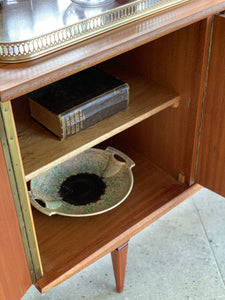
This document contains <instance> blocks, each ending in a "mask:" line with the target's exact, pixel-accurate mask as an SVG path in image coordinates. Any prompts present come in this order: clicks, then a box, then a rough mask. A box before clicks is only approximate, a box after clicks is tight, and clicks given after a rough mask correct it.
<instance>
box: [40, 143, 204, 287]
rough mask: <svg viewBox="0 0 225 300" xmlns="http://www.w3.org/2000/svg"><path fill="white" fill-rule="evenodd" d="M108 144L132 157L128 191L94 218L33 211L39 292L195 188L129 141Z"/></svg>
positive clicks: (109, 248)
mask: <svg viewBox="0 0 225 300" xmlns="http://www.w3.org/2000/svg"><path fill="white" fill-rule="evenodd" d="M108 145H111V146H114V147H116V148H118V149H120V150H122V151H124V153H126V154H128V155H129V156H130V157H131V158H132V159H133V160H134V161H135V163H136V166H135V167H134V169H133V172H134V187H133V190H132V192H131V194H130V195H129V197H128V198H127V199H126V200H125V201H124V202H123V203H122V204H121V205H119V206H118V207H117V208H115V209H113V210H111V211H109V212H107V213H104V214H101V215H98V216H92V217H85V218H66V217H62V216H52V217H50V218H49V217H48V216H45V215H43V214H41V213H39V212H38V211H35V210H34V222H35V225H36V228H37V236H38V241H39V247H40V254H41V258H42V261H43V267H44V276H43V278H41V279H39V280H38V281H37V282H36V286H37V287H38V288H39V289H40V290H41V291H42V292H45V291H46V290H48V289H49V288H51V287H53V286H55V285H57V284H59V283H60V282H62V281H63V280H65V279H67V278H68V277H70V276H72V275H73V274H75V273H77V272H79V271H80V270H82V269H83V268H85V267H87V266H88V265H89V264H91V263H93V262H94V261H96V260H97V259H99V258H101V257H102V256H104V255H106V254H107V253H110V252H112V251H113V250H114V249H115V248H118V247H119V246H121V245H122V244H124V243H126V242H127V240H129V239H130V238H131V237H132V236H133V235H134V234H136V233H138V232H139V231H141V230H142V229H143V228H145V227H146V226H147V225H149V224H151V223H152V222H154V221H155V220H156V219H158V218H159V217H160V216H162V215H164V214H165V213H166V212H168V211H169V210H170V209H172V208H173V207H175V206H176V205H178V204H179V203H180V202H181V201H183V200H185V199H186V198H187V197H189V196H190V195H191V194H192V193H194V192H196V191H197V190H198V189H199V188H200V186H194V187H193V188H192V190H190V191H186V190H187V186H186V185H181V184H179V183H178V182H177V181H176V180H174V179H173V178H172V177H171V176H170V175H168V174H167V173H165V172H163V171H162V170H161V169H159V168H158V167H157V166H155V165H154V164H152V163H151V161H150V160H149V159H148V158H146V157H145V156H144V155H143V154H142V153H138V152H136V151H134V150H133V149H132V148H131V147H129V146H128V145H126V146H124V145H122V144H120V145H118V144H117V138H115V139H112V140H111V141H110V142H109V144H108ZM104 147H105V145H104ZM185 191H186V192H185Z"/></svg>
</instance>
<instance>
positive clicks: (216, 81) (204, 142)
mask: <svg viewBox="0 0 225 300" xmlns="http://www.w3.org/2000/svg"><path fill="white" fill-rule="evenodd" d="M196 181H197V182H198V183H200V184H201V185H203V186H205V187H207V188H209V189H211V190H212V191H214V192H216V193H219V194H220V195H222V196H225V15H224V14H220V15H216V16H215V19H214V28H213V36H212V49H211V55H210V63H209V71H208V80H207V88H206V94H205V105H204V108H203V122H202V129H201V136H200V149H199V159H198V167H197V177H196Z"/></svg>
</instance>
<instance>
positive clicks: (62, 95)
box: [29, 67, 129, 139]
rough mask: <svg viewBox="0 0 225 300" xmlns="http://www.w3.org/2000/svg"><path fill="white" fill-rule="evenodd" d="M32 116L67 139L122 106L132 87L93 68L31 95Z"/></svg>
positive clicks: (127, 98)
mask: <svg viewBox="0 0 225 300" xmlns="http://www.w3.org/2000/svg"><path fill="white" fill-rule="evenodd" d="M29 98H30V107H31V115H32V117H33V118H34V119H36V120H37V121H38V122H40V123H41V124H43V125H44V126H45V127H47V128H48V129H49V130H50V131H52V132H53V133H54V134H56V135H57V136H59V138H60V139H64V138H66V137H68V136H70V135H73V134H75V133H77V132H79V131H81V130H83V129H85V128H87V127H89V126H91V125H93V124H95V123H97V122H99V121H101V120H103V119H105V118H107V117H109V116H111V115H113V114H115V113H117V112H119V111H121V110H123V109H125V108H126V107H127V106H128V103H129V86H128V84H127V83H125V82H123V81H122V80H120V79H118V78H116V77H114V76H113V75H111V74H108V73H106V72H104V71H103V70H101V69H99V68H97V67H92V68H89V69H87V70H84V71H81V72H79V73H77V74H75V75H72V76H69V77H67V78H65V79H62V80H60V81H58V82H55V83H53V84H50V85H48V86H45V87H43V88H41V89H38V90H36V91H34V92H32V93H30V94H29Z"/></svg>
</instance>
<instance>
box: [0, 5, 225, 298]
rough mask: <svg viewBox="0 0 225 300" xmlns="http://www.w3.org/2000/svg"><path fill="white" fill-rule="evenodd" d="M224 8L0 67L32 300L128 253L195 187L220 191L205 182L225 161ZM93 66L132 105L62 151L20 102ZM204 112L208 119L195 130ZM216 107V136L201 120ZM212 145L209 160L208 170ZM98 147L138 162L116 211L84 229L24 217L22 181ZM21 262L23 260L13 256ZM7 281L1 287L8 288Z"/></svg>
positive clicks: (168, 17) (176, 14)
mask: <svg viewBox="0 0 225 300" xmlns="http://www.w3.org/2000/svg"><path fill="white" fill-rule="evenodd" d="M224 8H225V2H224V1H218V0H217V1H215V0H214V1H190V2H187V3H186V4H184V5H182V6H181V7H177V8H176V9H172V10H169V11H166V12H165V13H162V14H159V15H155V16H152V17H151V18H145V19H142V20H139V21H136V22H133V23H130V24H128V25H125V26H122V27H121V28H119V29H115V30H113V31H111V32H108V33H105V34H102V35H99V36H97V37H94V38H92V39H89V40H87V41H85V42H82V43H79V44H77V45H75V46H71V47H69V48H67V49H65V50H62V51H59V52H56V53H54V54H51V55H48V56H46V57H44V58H41V59H37V60H34V61H31V62H26V63H20V64H19V63H17V64H0V76H1V81H0V95H1V101H2V102H1V141H2V144H3V150H4V155H5V160H6V163H7V167H8V173H9V180H10V183H11V187H12V190H13V195H14V200H15V206H16V210H17V214H18V220H19V223H20V228H21V233H22V238H23V244H24V249H25V253H26V257H27V262H28V266H29V269H30V272H31V277H32V280H33V282H34V283H35V285H36V286H37V287H38V288H39V289H40V290H41V291H42V292H45V291H47V290H48V289H49V288H51V287H53V286H55V285H57V284H58V283H60V282H62V281H63V280H65V279H67V278H68V277H70V276H72V275H73V274H75V273H77V272H78V271H80V270H82V269H83V268H85V267H86V266H88V265H89V264H91V263H93V262H94V261H96V260H97V259H99V258H100V257H102V256H104V255H105V254H107V253H110V252H112V251H113V250H114V249H116V248H118V247H120V246H121V245H123V244H124V243H126V242H127V241H128V240H129V239H130V238H131V237H132V236H133V235H135V234H136V233H138V232H139V231H140V230H142V229H143V228H144V227H146V226H148V225H149V224H151V223H152V222H154V221H155V220H156V219H157V218H159V217H160V216H162V215H163V214H165V213H166V212H167V211H169V210H170V209H172V208H173V207H175V206H176V205H177V204H179V203H180V202H181V201H183V200H184V199H186V198H187V197H189V196H190V195H191V194H192V193H194V192H195V191H197V190H198V189H199V188H200V187H201V186H200V185H198V184H195V183H196V182H200V183H203V184H204V185H206V186H209V182H210V184H211V185H210V188H211V189H214V187H215V188H216V185H217V183H218V182H219V184H220V186H221V189H219V190H218V191H219V192H220V193H221V194H223V193H224V189H225V185H224V184H223V183H222V182H221V180H220V179H219V178H218V176H217V175H218V174H220V175H221V174H222V172H223V171H224V168H223V167H221V169H220V170H221V171H219V173H217V172H214V173H212V169H213V168H214V166H215V165H218V166H224V161H225V157H224V153H223V150H222V147H223V143H222V142H221V143H220V142H219V141H220V138H221V137H220V130H219V129H220V128H222V132H223V133H224V130H223V129H224V127H225V123H224V121H223V117H222V116H221V113H222V107H223V105H224V103H223V98H222V94H223V89H224V87H223V77H224V76H222V74H223V73H222V72H223V69H224V68H223V61H224V58H223V51H222V47H221V49H220V47H219V46H218V44H219V43H220V39H221V37H222V36H223V28H224V27H225V24H224V20H225V18H224V16H223V15H222V16H216V17H215V21H214V18H213V17H212V16H213V15H214V14H215V13H218V12H220V11H221V10H223V9H224ZM212 24H214V27H213V26H212ZM223 40H224V37H223ZM223 40H222V41H221V42H222V43H224V41H223ZM211 49H212V50H211ZM209 58H210V61H209ZM221 61H222V62H221ZM93 65H100V66H101V68H103V69H105V70H107V71H109V72H111V73H112V74H115V75H117V76H118V77H120V78H121V79H122V80H124V81H127V82H128V83H129V85H130V105H129V107H128V108H127V109H126V110H125V111H122V112H119V113H118V114H116V115H114V116H112V117H110V118H108V119H106V120H103V121H101V122H99V123H97V124H95V125H94V126H92V127H90V128H87V129H85V130H84V131H82V132H80V133H78V134H76V135H74V136H72V137H70V138H68V139H67V140H65V141H63V142H60V141H59V140H57V138H55V137H54V136H53V135H52V134H51V133H50V132H48V131H47V130H46V129H44V128H43V127H42V126H40V125H39V124H38V123H36V122H35V121H34V120H32V119H31V117H30V112H29V105H28V102H27V99H26V93H28V92H30V91H32V90H35V89H37V88H39V87H41V86H44V85H47V84H49V83H51V82H54V81H57V80H59V79H61V78H64V77H66V76H69V75H71V74H73V73H76V72H79V71H81V70H83V69H85V68H88V67H90V66H93ZM220 68H221V69H220ZM219 70H221V76H217V79H219V80H217V83H215V81H214V77H215V73H217V72H219V73H220V71H219ZM220 82H221V85H220ZM206 83H207V85H206ZM215 84H218V86H217V85H215ZM214 89H215V92H214ZM214 93H215V94H214ZM213 95H217V96H216V99H213ZM214 100H215V101H216V102H217V104H216V105H215V104H214ZM203 103H204V104H205V105H204V106H205V112H206V113H207V114H206V117H205V119H204V118H203V121H202V104H203ZM214 108H215V109H216V115H217V120H218V122H220V123H216V124H217V125H216V126H219V128H218V127H216V129H217V130H214V128H212V125H211V124H213V122H212V121H211V119H210V118H211V117H212V111H214ZM217 120H215V122H216V121H217ZM214 133H216V134H214ZM212 136H213V139H214V146H213V145H212V147H213V149H214V150H215V151H214V153H213V157H214V158H213V160H212V164H211V167H209V169H207V170H206V169H205V165H206V160H207V161H208V157H209V156H210V155H212V151H211V150H210V149H209V148H208V144H209V141H211V139H212ZM199 138H201V140H200V139H199ZM207 139H209V140H207ZM202 143H203V146H201V145H202ZM108 145H111V146H114V147H116V148H118V149H121V150H122V151H124V152H125V153H127V154H128V155H129V156H130V157H131V158H132V159H133V160H134V161H135V163H136V166H135V168H134V169H133V173H134V187H133V190H132V192H131V194H130V195H129V197H128V198H127V199H126V200H125V201H124V202H123V203H122V204H121V205H120V206H118V207H117V208H115V209H113V210H112V211H109V212H107V213H104V214H102V215H98V216H93V217H87V218H69V217H61V216H52V217H47V216H45V215H43V214H41V213H40V212H38V211H37V210H35V209H32V208H31V207H30V203H29V198H28V189H29V181H30V180H31V179H32V178H34V177H35V176H38V175H39V174H41V173H43V172H45V171H46V170H48V169H49V168H52V167H54V166H56V165H58V164H60V163H62V162H63V161H65V160H67V159H68V158H70V157H73V156H75V155H77V154H79V153H81V152H82V151H84V150H86V149H88V148H90V147H93V146H96V147H100V148H105V147H106V146H108ZM199 145H200V146H199ZM204 145H206V146H204ZM217 145H218V147H216V146H217ZM199 147H200V151H199ZM208 149H209V151H208ZM218 158H219V160H220V162H218ZM197 167H198V168H197ZM9 169H11V173H10V170H9ZM208 172H209V174H210V175H209V176H207V173H208ZM10 174H11V175H10ZM211 174H213V180H212V177H211ZM5 176H6V175H5ZM196 176H197V180H196ZM206 177H207V178H208V180H209V181H208V182H207V181H205V180H204V178H206ZM210 178H211V179H210ZM2 189H3V187H2V185H1V190H2ZM8 197H10V196H8V195H7V196H5V197H4V199H3V201H8ZM13 219H14V221H15V217H13ZM4 222H5V223H6V226H7V225H9V224H10V223H11V221H10V220H9V219H8V220H7V219H6V220H5V221H4ZM16 235H17V236H19V234H18V233H17V234H16ZM11 247H12V246H10V248H11ZM19 252H20V253H22V255H23V249H22V247H20V250H19ZM0 254H1V252H0ZM25 265H26V264H23V265H21V266H20V270H21V272H23V271H24V270H25V268H27V267H25ZM21 274H22V273H21ZM8 276H9V283H10V280H11V282H12V281H14V278H10V277H11V276H10V275H8ZM27 282H28V285H29V280H28V281H27ZM3 284H4V282H3ZM9 285H10V284H9ZM16 297H17V296H15V297H14V298H15V299H17V298H16ZM3 299H4V298H3ZM12 299H13V298H12Z"/></svg>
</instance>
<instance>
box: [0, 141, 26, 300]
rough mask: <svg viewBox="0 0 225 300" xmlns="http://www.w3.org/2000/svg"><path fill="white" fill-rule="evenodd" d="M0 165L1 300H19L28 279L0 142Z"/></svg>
mask: <svg viewBox="0 0 225 300" xmlns="http://www.w3.org/2000/svg"><path fill="white" fill-rule="evenodd" d="M0 166H1V167H0V189H1V192H0V212H1V213H0V241H1V242H0V299H1V300H9V299H10V300H19V299H21V297H22V296H23V295H24V294H25V292H26V291H27V289H28V288H29V287H30V286H31V279H30V274H29V270H28V266H27V261H26V256H25V252H24V248H23V243H22V238H21V235H20V229H19V224H18V221H17V215H16V210H15V206H14V202H13V196H12V192H11V187H10V184H9V178H8V173H7V169H6V165H5V161H4V155H3V149H2V144H1V143H0Z"/></svg>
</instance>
